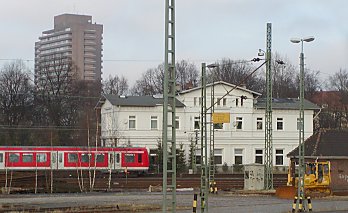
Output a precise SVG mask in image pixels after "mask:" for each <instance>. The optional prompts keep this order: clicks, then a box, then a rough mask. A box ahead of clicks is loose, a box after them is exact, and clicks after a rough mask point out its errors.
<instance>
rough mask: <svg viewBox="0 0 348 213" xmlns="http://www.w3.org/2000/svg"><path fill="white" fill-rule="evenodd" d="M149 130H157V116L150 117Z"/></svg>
mask: <svg viewBox="0 0 348 213" xmlns="http://www.w3.org/2000/svg"><path fill="white" fill-rule="evenodd" d="M151 129H158V127H157V116H151Z"/></svg>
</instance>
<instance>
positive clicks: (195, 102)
mask: <svg viewBox="0 0 348 213" xmlns="http://www.w3.org/2000/svg"><path fill="white" fill-rule="evenodd" d="M193 106H197V97H194V98H193Z"/></svg>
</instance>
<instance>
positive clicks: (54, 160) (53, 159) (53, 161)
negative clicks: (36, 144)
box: [52, 153, 57, 163]
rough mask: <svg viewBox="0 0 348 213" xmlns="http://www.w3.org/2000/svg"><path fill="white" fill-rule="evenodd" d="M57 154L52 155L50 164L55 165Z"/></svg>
mask: <svg viewBox="0 0 348 213" xmlns="http://www.w3.org/2000/svg"><path fill="white" fill-rule="evenodd" d="M56 160H57V153H52V163H56Z"/></svg>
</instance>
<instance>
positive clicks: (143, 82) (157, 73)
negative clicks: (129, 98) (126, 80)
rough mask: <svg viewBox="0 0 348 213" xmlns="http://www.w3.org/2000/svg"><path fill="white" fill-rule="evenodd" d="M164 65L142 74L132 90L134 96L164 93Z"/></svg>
mask: <svg viewBox="0 0 348 213" xmlns="http://www.w3.org/2000/svg"><path fill="white" fill-rule="evenodd" d="M163 77H164V72H163V64H161V65H158V66H157V68H150V69H148V70H147V71H146V72H145V73H143V74H142V76H141V78H140V79H139V80H137V81H136V82H135V85H134V86H133V88H132V89H131V94H133V95H155V94H162V93H163Z"/></svg>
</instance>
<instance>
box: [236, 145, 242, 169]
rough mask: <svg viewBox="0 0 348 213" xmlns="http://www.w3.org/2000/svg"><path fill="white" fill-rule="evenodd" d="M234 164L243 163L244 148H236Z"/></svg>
mask: <svg viewBox="0 0 348 213" xmlns="http://www.w3.org/2000/svg"><path fill="white" fill-rule="evenodd" d="M234 164H236V165H240V164H243V149H234Z"/></svg>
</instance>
